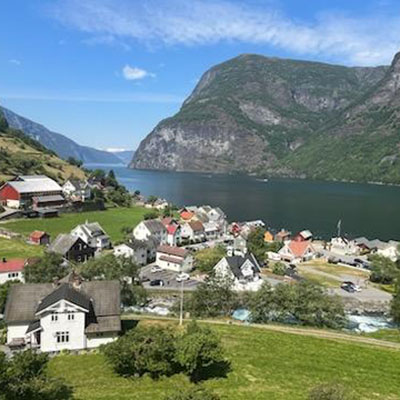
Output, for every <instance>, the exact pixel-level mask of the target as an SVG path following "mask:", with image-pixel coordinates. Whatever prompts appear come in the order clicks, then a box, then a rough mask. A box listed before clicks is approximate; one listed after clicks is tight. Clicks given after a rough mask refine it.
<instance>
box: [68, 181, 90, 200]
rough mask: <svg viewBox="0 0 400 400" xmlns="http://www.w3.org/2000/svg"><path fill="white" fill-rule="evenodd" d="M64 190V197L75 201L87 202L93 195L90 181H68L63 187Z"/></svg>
mask: <svg viewBox="0 0 400 400" xmlns="http://www.w3.org/2000/svg"><path fill="white" fill-rule="evenodd" d="M62 190H63V193H64V195H65V196H66V197H68V198H70V199H71V200H73V201H87V200H90V197H91V195H92V190H91V188H90V185H89V183H88V181H80V180H79V179H68V180H67V181H66V182H65V183H64V185H63V186H62Z"/></svg>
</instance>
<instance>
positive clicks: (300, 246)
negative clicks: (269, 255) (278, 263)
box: [278, 240, 315, 262]
mask: <svg viewBox="0 0 400 400" xmlns="http://www.w3.org/2000/svg"><path fill="white" fill-rule="evenodd" d="M278 254H279V255H280V256H281V259H282V260H285V261H289V262H299V261H307V260H311V259H312V258H313V257H314V256H315V250H314V248H313V246H312V244H311V242H310V241H308V240H303V241H300V240H291V241H290V242H286V243H285V245H284V246H283V247H282V248H281V249H280V250H279V252H278Z"/></svg>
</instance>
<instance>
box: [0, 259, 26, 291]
mask: <svg viewBox="0 0 400 400" xmlns="http://www.w3.org/2000/svg"><path fill="white" fill-rule="evenodd" d="M25 265H26V260H24V259H23V258H14V259H11V260H7V259H6V258H5V257H4V258H3V259H2V260H1V262H0V285H2V284H3V283H6V282H7V281H14V280H19V281H21V282H22V283H23V282H25V279H24V273H23V272H24V267H25Z"/></svg>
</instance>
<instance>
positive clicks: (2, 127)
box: [0, 110, 8, 132]
mask: <svg viewBox="0 0 400 400" xmlns="http://www.w3.org/2000/svg"><path fill="white" fill-rule="evenodd" d="M7 129H8V122H7V119H6V117H5V116H4V114H3V111H1V110H0V132H5V131H6V130H7Z"/></svg>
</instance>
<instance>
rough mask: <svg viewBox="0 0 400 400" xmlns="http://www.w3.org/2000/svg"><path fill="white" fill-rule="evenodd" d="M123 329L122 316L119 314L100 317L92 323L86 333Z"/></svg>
mask: <svg viewBox="0 0 400 400" xmlns="http://www.w3.org/2000/svg"><path fill="white" fill-rule="evenodd" d="M120 330H121V318H120V317H119V315H110V316H106V317H98V318H97V319H96V321H95V322H92V323H90V324H89V325H88V326H87V327H86V329H85V333H98V332H115V331H120Z"/></svg>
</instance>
